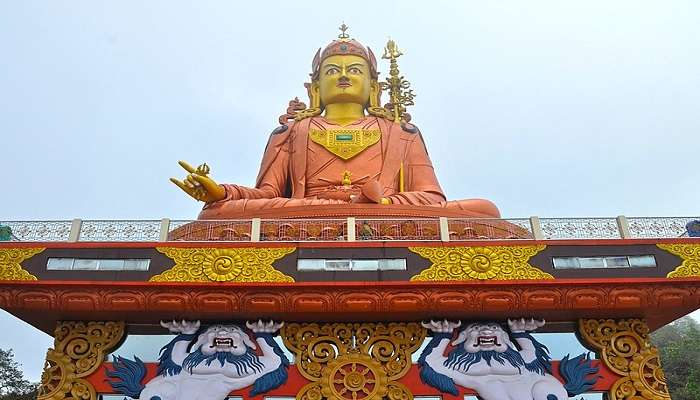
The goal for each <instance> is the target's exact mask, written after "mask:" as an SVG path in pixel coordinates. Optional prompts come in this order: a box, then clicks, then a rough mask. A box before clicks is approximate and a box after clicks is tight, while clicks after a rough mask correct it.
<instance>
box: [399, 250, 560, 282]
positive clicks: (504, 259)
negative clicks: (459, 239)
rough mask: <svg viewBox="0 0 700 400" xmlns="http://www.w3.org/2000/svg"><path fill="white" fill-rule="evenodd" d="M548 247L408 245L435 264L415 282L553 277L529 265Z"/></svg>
mask: <svg viewBox="0 0 700 400" xmlns="http://www.w3.org/2000/svg"><path fill="white" fill-rule="evenodd" d="M545 247H546V246H544V245H538V246H489V247H409V249H410V250H411V251H412V252H414V253H417V254H419V255H420V256H422V257H424V258H427V259H428V260H430V261H431V262H432V263H433V264H432V265H431V266H430V267H429V268H427V269H424V270H423V271H421V272H420V273H419V274H418V275H415V276H413V277H412V278H411V280H412V281H467V280H489V279H495V280H514V279H554V277H553V276H552V275H550V274H548V273H546V272H544V271H541V270H540V269H538V268H536V267H533V266H532V265H530V264H528V261H529V260H530V258H531V257H532V256H534V255H535V254H537V253H539V252H540V251H542V250H544V248H545Z"/></svg>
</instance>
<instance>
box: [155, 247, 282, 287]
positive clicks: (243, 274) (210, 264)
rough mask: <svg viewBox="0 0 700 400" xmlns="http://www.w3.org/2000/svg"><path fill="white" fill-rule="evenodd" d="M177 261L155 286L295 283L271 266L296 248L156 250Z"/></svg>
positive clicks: (158, 278)
mask: <svg viewBox="0 0 700 400" xmlns="http://www.w3.org/2000/svg"><path fill="white" fill-rule="evenodd" d="M156 249H157V250H158V251H159V252H161V253H163V254H165V255H166V256H168V257H170V258H171V259H173V260H174V261H175V266H174V267H172V268H171V269H169V270H167V271H165V272H163V273H161V274H159V275H156V276H153V277H152V278H151V279H150V281H152V282H294V278H292V277H291V276H288V275H285V274H283V273H282V272H280V271H278V270H276V269H275V268H274V267H273V266H272V263H273V262H275V261H277V260H279V259H280V258H282V257H284V256H285V255H287V254H289V253H292V252H293V251H294V250H295V248H293V247H276V248H265V247H256V248H229V249H213V248H178V247H157V248H156Z"/></svg>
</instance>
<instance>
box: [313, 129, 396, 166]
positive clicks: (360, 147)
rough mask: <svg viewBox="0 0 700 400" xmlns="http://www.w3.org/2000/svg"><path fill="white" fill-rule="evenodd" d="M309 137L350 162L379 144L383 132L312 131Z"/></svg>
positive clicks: (372, 130) (377, 130) (368, 130)
mask: <svg viewBox="0 0 700 400" xmlns="http://www.w3.org/2000/svg"><path fill="white" fill-rule="evenodd" d="M309 137H310V138H311V140H313V141H314V143H318V144H320V145H321V146H323V147H325V148H326V150H328V151H330V152H331V153H333V154H335V155H336V156H338V157H340V158H342V159H343V160H349V159H351V158H353V157H355V156H356V155H358V154H360V153H362V152H363V151H364V150H365V149H366V148H368V147H370V146H372V145H373V144H375V143H377V142H378V141H379V139H380V138H381V137H382V132H381V131H380V130H379V129H328V130H320V129H311V130H310V131H309Z"/></svg>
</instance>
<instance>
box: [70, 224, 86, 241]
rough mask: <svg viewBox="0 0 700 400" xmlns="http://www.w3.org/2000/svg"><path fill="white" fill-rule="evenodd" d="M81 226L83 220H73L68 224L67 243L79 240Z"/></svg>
mask: <svg viewBox="0 0 700 400" xmlns="http://www.w3.org/2000/svg"><path fill="white" fill-rule="evenodd" d="M82 226H83V220H82V219H80V218H75V219H73V221H72V222H71V223H70V233H69V234H68V241H69V242H77V241H78V240H79V239H80V228H81V227H82Z"/></svg>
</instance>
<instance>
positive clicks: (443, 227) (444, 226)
mask: <svg viewBox="0 0 700 400" xmlns="http://www.w3.org/2000/svg"><path fill="white" fill-rule="evenodd" d="M440 240H442V241H443V242H449V241H450V224H448V223H447V217H440Z"/></svg>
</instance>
